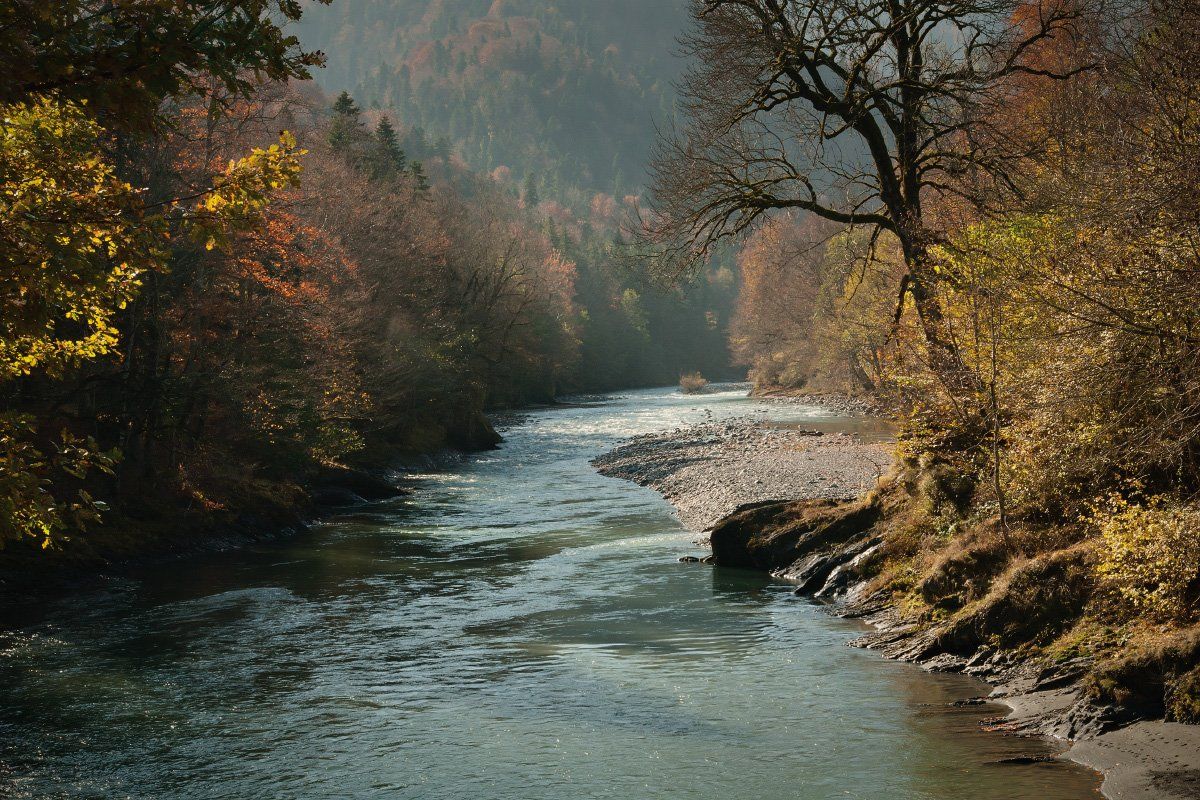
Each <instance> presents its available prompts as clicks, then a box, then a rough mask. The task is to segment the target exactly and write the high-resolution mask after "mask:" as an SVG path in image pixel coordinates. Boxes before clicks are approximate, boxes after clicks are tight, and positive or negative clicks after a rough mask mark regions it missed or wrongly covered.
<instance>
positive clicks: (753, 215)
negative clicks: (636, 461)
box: [643, 0, 1095, 376]
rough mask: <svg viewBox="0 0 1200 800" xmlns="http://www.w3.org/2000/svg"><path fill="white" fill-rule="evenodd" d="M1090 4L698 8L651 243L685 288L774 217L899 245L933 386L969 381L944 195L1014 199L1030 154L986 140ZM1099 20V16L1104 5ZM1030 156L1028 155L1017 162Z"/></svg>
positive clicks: (717, 4) (779, 1)
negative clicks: (989, 191)
mask: <svg viewBox="0 0 1200 800" xmlns="http://www.w3.org/2000/svg"><path fill="white" fill-rule="evenodd" d="M1083 5H1085V4H1083V3H1080V2H1079V1H1078V0H1026V2H1020V1H1019V0H965V1H962V2H935V1H934V0H693V3H692V11H691V13H692V17H693V20H694V23H695V25H694V29H693V30H692V32H691V33H690V34H689V35H688V36H687V37H686V38H685V39H684V40H683V46H684V51H685V54H686V55H687V56H689V57H691V58H692V59H693V66H692V67H691V68H690V69H689V71H688V72H687V73H686V75H685V77H684V79H683V81H682V83H681V86H680V89H681V96H682V111H683V120H684V121H683V123H682V124H681V125H680V126H678V127H677V128H676V129H674V130H672V131H671V132H670V134H669V135H667V136H664V137H663V139H662V141H661V143H660V148H659V152H658V154H657V158H656V160H655V162H654V164H653V167H652V172H653V178H654V182H653V191H652V202H651V212H652V213H651V214H650V215H649V218H648V219H647V220H643V231H644V235H643V238H644V240H645V241H647V243H648V244H649V245H650V246H651V247H652V248H653V249H654V250H655V252H656V254H657V255H658V256H659V265H660V267H661V268H662V269H663V270H664V271H665V272H666V274H668V275H669V276H671V277H679V276H680V275H682V274H683V273H684V272H685V271H687V270H688V269H690V268H691V266H692V265H694V264H696V263H697V262H698V261H700V260H702V259H703V258H704V257H706V256H707V254H708V253H709V252H710V250H711V248H713V247H714V246H715V245H717V244H718V243H719V242H720V241H721V240H723V239H727V238H731V237H736V236H738V235H739V234H742V233H743V232H745V231H747V230H749V229H752V228H753V227H754V226H756V225H757V224H759V223H760V222H762V221H763V220H764V219H765V218H766V217H767V216H769V215H770V213H771V212H772V211H774V210H777V209H801V210H804V211H807V212H810V213H812V214H815V215H817V216H819V217H823V218H825V219H828V220H832V221H834V222H838V223H842V224H846V225H864V226H869V227H870V228H872V230H873V234H872V237H871V241H872V242H874V241H875V240H876V238H877V237H878V236H879V235H880V233H881V232H885V231H886V232H890V233H891V234H893V235H895V236H896V238H897V239H898V240H899V242H900V246H901V249H902V252H903V255H904V261H905V266H906V271H905V274H904V276H903V278H902V280H901V285H900V287H899V301H900V302H898V304H897V309H896V314H897V319H898V318H899V315H900V313H901V311H902V309H903V306H904V302H903V301H904V299H905V297H906V296H907V295H909V294H911V297H912V298H913V301H914V305H915V307H916V309H917V313H918V316H919V318H920V323H921V326H922V330H923V332H924V336H925V339H926V342H927V344H928V346H929V351H930V358H931V360H932V361H933V362H934V363H933V366H934V367H935V370H938V371H940V372H942V373H943V374H945V375H954V374H957V375H960V376H961V375H964V374H965V371H964V370H962V369H961V361H960V360H959V358H958V355H957V353H956V352H955V349H954V346H953V343H952V342H951V340H950V337H949V336H948V335H947V333H946V332H945V331H944V327H945V326H944V322H943V318H942V311H941V305H940V303H939V301H938V296H937V285H936V271H935V270H934V268H933V265H932V264H931V263H930V258H929V250H930V247H931V246H932V245H934V244H936V243H937V242H938V241H939V236H938V234H937V232H936V230H934V229H933V227H932V226H931V225H930V224H929V223H928V222H927V218H926V214H925V210H924V208H925V205H926V204H927V203H928V202H929V199H930V195H931V194H935V195H946V194H951V195H960V196H963V195H967V194H969V192H968V191H967V189H966V188H965V187H967V186H969V185H970V184H971V183H972V182H974V180H975V179H982V180H985V181H986V182H988V183H989V184H990V185H993V186H995V185H1001V186H1003V185H1011V181H1009V180H1008V178H1007V175H1008V170H1010V169H1011V168H1012V166H1013V164H1015V163H1018V159H1017V158H1016V155H1017V154H1014V153H1012V152H1011V151H1008V150H1006V149H1005V148H1003V147H998V146H995V145H996V144H997V143H996V141H995V139H994V138H992V139H989V138H988V137H987V136H979V135H976V134H977V133H978V132H979V126H980V125H981V123H982V122H984V121H985V120H986V119H987V116H988V114H989V108H990V107H991V104H993V103H995V102H997V100H1002V99H1003V95H1004V92H1005V91H1011V90H1012V88H1011V86H1012V84H1013V83H1014V82H1018V81H1020V80H1027V79H1028V78H1029V77H1030V76H1034V77H1044V78H1048V79H1050V78H1065V77H1068V76H1070V75H1072V74H1074V73H1076V72H1078V71H1081V70H1083V69H1086V68H1087V65H1086V64H1082V63H1078V64H1074V65H1068V66H1065V67H1064V66H1061V65H1058V64H1056V65H1055V66H1053V67H1047V66H1045V65H1044V60H1042V59H1039V58H1037V53H1038V51H1039V49H1040V48H1041V47H1042V46H1043V45H1049V44H1053V46H1055V47H1056V48H1059V49H1061V48H1062V45H1063V41H1064V40H1063V39H1062V37H1073V36H1074V35H1075V34H1076V31H1077V29H1078V28H1079V26H1080V25H1081V24H1082V22H1083V14H1084V12H1083V11H1082V10H1081V8H1082V6H1083ZM1090 5H1092V6H1094V5H1095V4H1094V3H1093V4H1090ZM1021 155H1027V154H1021Z"/></svg>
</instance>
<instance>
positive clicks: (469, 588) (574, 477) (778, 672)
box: [0, 390, 1096, 800]
mask: <svg viewBox="0 0 1200 800" xmlns="http://www.w3.org/2000/svg"><path fill="white" fill-rule="evenodd" d="M746 414H755V415H758V416H760V417H762V418H763V419H764V420H769V421H771V422H774V423H777V424H801V425H812V426H818V425H820V426H834V427H836V426H837V425H838V424H839V421H838V420H839V418H837V417H836V415H832V414H828V413H826V412H823V411H821V410H819V409H809V408H802V407H796V406H788V405H781V404H772V405H766V404H760V403H757V402H755V401H752V400H749V399H747V398H745V397H744V395H743V394H742V393H740V392H726V393H716V394H709V395H703V396H699V397H694V396H689V397H684V396H681V395H679V394H678V393H676V392H673V391H668V390H659V391H645V392H633V393H629V394H625V395H621V396H619V397H614V398H611V399H609V400H608V401H606V402H604V403H589V404H581V405H578V406H572V407H567V408H559V409H547V410H539V411H535V412H532V413H530V414H527V415H523V416H521V417H519V418H518V419H517V421H515V422H513V423H512V424H510V426H509V427H507V428H506V429H505V430H504V431H503V433H504V435H505V437H506V442H505V444H504V446H503V447H502V448H501V449H500V450H499V451H496V452H492V453H485V454H481V455H480V456H478V457H476V458H472V459H467V460H465V461H463V462H462V463H460V464H457V465H455V466H454V467H453V468H452V469H449V470H446V471H444V472H440V473H436V474H431V475H427V476H423V480H421V481H420V482H419V488H418V490H417V492H416V494H415V495H413V496H411V497H406V498H401V499H397V500H394V501H387V502H383V503H377V504H374V505H372V506H369V507H367V508H364V509H361V510H359V511H357V512H355V513H354V514H351V515H347V516H345V517H341V518H338V519H334V520H331V521H329V522H328V523H326V524H323V525H321V526H319V527H317V528H316V529H314V530H312V531H311V532H309V533H307V534H304V535H302V536H298V537H295V538H292V539H289V540H286V541H283V542H276V543H273V544H269V545H256V546H254V547H252V548H250V549H247V550H244V551H240V552H236V553H225V554H218V555H212V556H208V557H204V558H201V559H196V560H190V561H186V562H180V563H177V564H172V565H169V566H167V567H160V568H157V569H154V570H147V571H145V573H144V574H138V575H134V576H130V577H126V578H123V579H121V580H120V581H114V582H113V583H112V585H110V586H108V587H106V588H105V589H103V590H101V591H95V592H89V593H87V594H85V595H81V596H75V597H72V598H68V599H64V600H62V601H59V602H58V603H54V604H51V605H50V607H48V608H43V609H41V610H40V611H39V613H38V615H37V617H36V620H35V621H30V622H27V623H26V624H25V625H23V626H22V627H20V628H18V629H15V630H12V631H10V632H9V633H7V634H5V636H4V638H3V640H2V641H0V682H2V684H3V686H4V687H5V702H4V704H3V707H2V708H0V764H2V766H0V794H2V796H4V797H28V798H54V797H71V798H75V797H89V798H90V797H96V798H100V797H104V798H107V797H132V798H148V799H149V798H154V799H155V800H159V799H160V798H259V797H263V798H266V797H270V798H346V797H354V798H376V797H378V798H454V799H455V800H459V798H464V797H474V798H481V800H487V799H490V798H496V799H509V798H511V799H512V800H518V799H519V800H531V799H534V798H546V799H547V800H550V799H551V798H553V800H560V799H561V798H566V797H572V798H621V799H622V800H628V799H630V798H695V799H696V800H705V799H707V798H722V800H728V798H765V799H767V800H771V799H773V798H780V799H781V800H782V799H783V798H787V800H816V799H817V798H822V799H823V798H845V797H851V798H864V799H867V800H875V799H877V798H878V799H879V800H942V799H944V800H951V798H953V799H954V800H959V798H967V797H970V798H980V799H982V800H993V799H994V800H1001V799H1003V800H1013V799H1014V798H1040V799H1043V800H1067V799H1068V798H1071V799H1074V798H1084V797H1092V796H1094V794H1095V784H1096V781H1095V779H1094V778H1093V776H1092V775H1091V774H1089V773H1087V772H1085V771H1083V770H1081V769H1077V768H1075V767H1072V766H1069V765H1065V764H1057V763H1055V764H1047V765H1034V766H1009V765H999V764H997V763H996V762H997V761H999V760H1000V759H1002V758H1005V757H1009V756H1014V755H1030V754H1037V753H1041V752H1044V747H1045V745H1043V744H1040V743H1038V742H1036V741H1029V740H1020V739H1012V738H1004V737H1001V736H998V735H995V734H986V733H982V732H980V730H979V726H978V722H979V718H980V715H981V712H980V710H979V709H977V708H975V709H954V708H951V707H949V706H948V703H950V702H951V701H953V700H955V699H958V698H961V697H965V696H970V695H973V694H977V693H978V692H979V691H981V688H982V687H981V686H980V685H979V684H976V683H975V682H973V681H971V680H969V679H966V678H962V677H952V676H930V675H926V674H924V673H922V672H920V671H919V670H917V669H915V668H913V667H911V666H907V665H903V664H896V663H892V662H887V661H884V660H882V659H880V658H879V657H877V656H876V655H874V654H872V653H868V652H863V651H859V650H855V649H851V648H848V647H845V644H846V642H847V641H849V640H850V639H851V638H853V637H854V636H855V635H857V634H858V633H859V632H860V630H859V628H858V627H857V625H855V624H854V623H849V622H846V621H842V620H838V619H835V618H833V617H831V616H830V615H828V614H827V613H826V612H825V611H824V610H822V609H821V608H819V607H817V606H814V605H812V604H810V603H808V602H806V601H804V600H802V599H800V598H797V597H795V596H794V595H793V594H792V593H791V590H790V587H789V586H787V585H784V584H780V583H777V582H775V581H772V580H771V579H769V578H767V577H765V576H762V575H758V574H754V573H749V572H741V571H736V570H724V569H716V570H714V569H712V568H709V567H704V566H699V565H694V564H683V563H679V562H678V561H677V559H678V557H679V556H680V555H684V554H692V553H696V554H699V553H701V552H702V551H701V550H700V549H699V548H698V547H697V546H696V545H695V544H694V543H693V539H694V538H695V537H694V535H693V534H690V533H689V532H687V531H685V530H683V529H682V528H681V527H680V525H679V524H678V523H677V522H676V521H675V519H674V517H673V516H672V514H671V512H670V509H669V507H668V506H667V505H666V504H665V503H664V502H663V501H662V500H661V499H660V498H659V497H657V495H655V494H654V493H653V492H651V491H649V490H647V489H642V488H639V487H637V486H634V485H632V484H629V483H625V482H622V481H617V480H611V479H607V478H602V477H600V476H599V475H597V474H596V473H595V472H594V471H593V470H592V469H591V467H590V466H589V465H588V460H589V459H590V458H592V457H593V456H595V455H597V454H599V453H601V452H603V451H604V450H605V449H607V448H608V447H611V446H612V445H613V444H615V443H616V442H617V441H619V440H620V439H622V438H624V437H627V436H631V435H636V434H639V433H647V432H651V431H656V430H663V429H669V428H673V427H676V426H679V425H682V424H686V423H689V422H696V421H701V420H704V419H720V418H727V417H732V416H741V415H746ZM992 713H996V711H995V710H993V712H992Z"/></svg>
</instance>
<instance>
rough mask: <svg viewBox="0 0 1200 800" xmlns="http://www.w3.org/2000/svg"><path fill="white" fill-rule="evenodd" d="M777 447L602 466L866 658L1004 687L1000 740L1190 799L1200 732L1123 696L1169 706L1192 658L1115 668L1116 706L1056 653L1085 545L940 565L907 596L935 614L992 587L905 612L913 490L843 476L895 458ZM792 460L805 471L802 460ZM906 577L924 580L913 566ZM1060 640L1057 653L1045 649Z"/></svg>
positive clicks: (978, 552)
mask: <svg viewBox="0 0 1200 800" xmlns="http://www.w3.org/2000/svg"><path fill="white" fill-rule="evenodd" d="M718 427H719V426H718ZM774 436H775V434H774V433H767V434H764V433H763V432H762V426H761V424H759V423H756V422H755V421H753V420H745V421H741V422H739V423H736V424H730V425H729V426H728V430H714V426H712V425H711V424H704V425H699V426H694V427H692V428H685V429H681V430H678V431H675V432H672V433H670V434H663V435H660V436H652V437H642V438H640V439H636V440H632V441H630V442H628V443H626V444H624V445H622V446H621V447H618V448H617V449H616V450H614V451H613V452H612V453H610V454H609V455H606V456H604V457H602V458H600V459H597V460H596V461H595V462H594V463H595V464H596V466H597V467H598V468H599V469H600V471H601V472H602V473H604V474H607V475H612V476H615V477H623V478H627V479H630V480H634V481H636V482H638V483H640V484H643V485H647V486H651V487H653V488H655V489H657V490H659V491H660V492H662V493H663V495H664V496H665V497H666V498H667V499H668V500H670V502H671V503H672V504H673V505H674V506H675V507H676V508H677V509H678V510H679V513H680V517H681V519H683V520H684V521H685V522H686V523H688V524H689V525H691V526H692V527H694V528H697V529H707V528H711V533H710V541H711V546H712V550H713V560H714V561H715V563H716V564H718V565H728V566H738V567H748V568H753V569H760V570H764V571H769V572H771V573H773V574H775V575H777V576H778V577H781V578H785V579H787V580H791V581H793V582H795V583H796V584H797V593H800V594H805V595H809V596H814V597H818V598H820V599H823V600H825V601H828V602H830V603H832V604H833V605H832V608H834V609H836V611H837V612H838V613H841V614H844V615H847V616H854V617H858V618H862V619H863V620H865V621H866V622H868V623H870V624H872V625H873V626H874V627H875V629H876V630H875V632H873V633H872V634H870V635H868V636H865V637H863V638H862V639H861V640H860V641H859V642H857V643H856V644H857V646H862V647H869V648H872V649H876V650H878V651H880V652H881V653H883V654H884V655H885V656H887V657H890V658H895V659H900V660H906V661H910V662H914V663H917V664H919V665H921V666H922V667H924V668H926V669H929V670H934V671H954V672H964V673H968V674H971V675H975V676H977V677H980V678H982V679H984V680H986V681H988V682H989V683H991V684H992V685H993V686H995V690H994V691H993V693H992V697H993V698H994V699H997V700H1002V701H1003V702H1005V703H1007V704H1008V705H1010V706H1011V707H1012V709H1013V712H1012V714H1011V715H1010V716H1009V717H1008V718H1007V719H1005V720H997V721H995V723H994V725H993V727H994V728H995V729H996V730H999V731H1002V732H1005V733H1013V734H1018V735H1039V734H1040V735H1047V736H1051V737H1055V738H1058V739H1060V740H1064V741H1068V742H1071V743H1072V745H1073V746H1072V748H1071V749H1070V750H1069V751H1068V754H1067V755H1069V757H1071V758H1072V759H1074V760H1077V761H1079V762H1080V763H1083V764H1086V765H1088V766H1090V767H1093V768H1095V769H1098V770H1100V771H1102V772H1104V773H1105V776H1106V779H1105V784H1104V792H1105V794H1106V795H1107V796H1109V797H1112V798H1146V799H1147V800H1149V799H1150V798H1156V799H1158V800H1174V799H1175V798H1178V799H1179V800H1183V799H1184V798H1194V797H1196V796H1197V786H1198V785H1200V727H1196V726H1192V725H1184V724H1181V723H1177V722H1161V721H1154V720H1147V719H1146V717H1153V716H1154V715H1155V713H1156V712H1155V708H1154V705H1153V703H1150V704H1149V705H1145V704H1143V705H1141V706H1139V705H1138V704H1137V703H1135V702H1133V700H1131V699H1129V697H1128V695H1127V694H1122V692H1128V691H1129V688H1128V687H1130V686H1131V685H1132V686H1134V687H1137V686H1138V685H1139V684H1143V687H1142V691H1141V692H1138V691H1136V690H1135V691H1134V692H1133V693H1134V694H1135V695H1136V694H1144V695H1147V696H1148V697H1149V698H1150V700H1153V699H1154V698H1153V695H1154V693H1155V692H1156V691H1157V696H1158V699H1159V700H1160V701H1161V698H1162V695H1163V692H1164V688H1163V687H1164V684H1169V682H1170V681H1171V680H1173V678H1172V677H1171V676H1172V675H1173V674H1174V673H1173V672H1171V670H1175V672H1178V671H1180V670H1184V671H1186V665H1187V664H1188V663H1189V662H1188V659H1191V658H1193V656H1194V655H1196V654H1194V653H1191V652H1190V651H1188V652H1182V650H1181V649H1180V648H1181V647H1182V648H1183V649H1184V650H1186V649H1187V648H1186V645H1184V646H1181V645H1178V644H1177V643H1173V644H1172V645H1171V646H1170V647H1164V648H1163V649H1162V651H1161V652H1155V653H1152V654H1151V655H1148V656H1143V657H1142V661H1141V662H1137V661H1136V659H1132V658H1131V659H1127V661H1126V662H1122V664H1121V669H1123V670H1124V673H1123V674H1119V675H1116V676H1115V677H1112V678H1108V679H1107V680H1108V681H1109V683H1108V684H1099V685H1101V686H1107V687H1108V688H1107V689H1105V691H1109V692H1110V693H1111V696H1119V697H1122V698H1124V700H1123V703H1124V704H1118V703H1116V702H1106V701H1105V700H1104V698H1103V695H1100V696H1099V697H1098V696H1097V689H1096V686H1097V685H1098V683H1099V681H1101V680H1105V678H1104V674H1103V671H1102V670H1101V669H1099V668H1098V667H1097V665H1096V664H1095V663H1093V660H1092V659H1091V658H1089V657H1087V656H1081V655H1078V654H1076V653H1073V652H1070V651H1069V650H1066V649H1064V648H1063V647H1062V645H1061V644H1058V643H1057V640H1056V637H1057V638H1062V637H1063V636H1065V635H1066V634H1067V633H1068V632H1069V631H1068V629H1069V627H1070V625H1071V623H1072V622H1073V621H1074V620H1075V619H1077V618H1078V617H1079V615H1080V613H1081V609H1082V607H1083V605H1084V604H1085V603H1086V601H1087V598H1088V597H1089V593H1090V592H1091V590H1092V587H1091V586H1090V585H1089V584H1088V583H1087V579H1086V576H1087V575H1088V574H1089V571H1088V570H1087V569H1086V567H1087V566H1088V564H1089V563H1090V562H1089V559H1090V558H1091V553H1090V547H1089V545H1088V543H1087V542H1080V543H1076V544H1071V543H1069V542H1067V543H1064V544H1065V546H1062V547H1060V548H1058V549H1055V550H1052V551H1051V552H1049V553H1048V554H1045V555H1041V556H1037V557H1031V558H1028V559H1027V560H1026V561H1024V562H1022V563H1020V564H1018V565H1016V567H1015V568H1013V569H1010V570H1008V571H1007V572H1003V573H1002V574H993V575H988V574H987V573H988V571H989V569H991V570H994V571H996V572H997V573H999V572H1000V569H1001V568H1000V567H998V566H995V565H987V564H982V563H980V562H986V561H987V552H986V550H985V549H982V548H978V547H977V548H974V549H972V548H970V547H968V548H964V549H963V550H962V551H961V552H958V553H951V554H947V555H946V557H945V562H946V563H944V564H943V565H941V567H940V569H939V570H937V571H935V573H934V574H935V576H936V579H935V580H930V577H931V576H926V577H925V581H924V583H927V584H929V585H922V586H920V587H914V591H915V592H916V593H917V594H921V593H924V595H926V596H928V597H929V598H932V599H934V600H935V601H937V600H941V599H943V598H944V597H945V596H947V595H949V594H951V592H950V589H951V588H952V587H953V586H954V585H956V584H968V585H969V584H971V583H972V582H978V583H981V584H984V585H983V586H979V587H975V589H974V590H973V592H971V593H968V594H967V596H968V597H969V598H970V599H969V600H967V601H966V605H965V606H964V607H962V608H958V609H957V610H955V606H954V605H953V604H949V603H945V602H943V607H942V608H941V609H934V610H933V612H932V613H931V612H930V611H929V609H927V608H922V609H916V608H910V607H907V606H906V602H907V599H906V596H905V595H904V594H903V593H901V592H898V591H896V585H897V582H896V574H895V573H896V571H897V569H898V566H897V565H898V564H899V563H900V561H901V559H899V558H898V557H897V541H900V540H903V538H904V537H905V536H911V535H912V531H911V530H909V528H910V527H911V526H913V525H914V524H916V523H914V519H913V515H912V506H913V495H912V493H911V491H910V490H912V488H913V487H912V486H907V487H906V485H905V482H904V480H903V479H902V478H901V477H900V474H899V472H898V471H897V472H893V473H892V474H891V475H890V476H888V477H887V478H885V479H884V480H882V481H880V482H879V486H877V487H876V488H874V489H873V490H872V491H870V492H867V493H865V494H863V496H861V497H859V498H854V497H853V496H854V495H855V494H858V492H855V491H847V489H846V484H844V483H843V478H842V477H841V476H843V474H844V470H845V469H846V464H847V460H848V459H849V460H853V459H855V458H859V459H862V458H863V457H864V456H865V455H866V454H867V453H868V452H870V453H876V452H883V453H884V454H886V449H884V448H880V447H878V446H876V447H874V448H871V446H869V445H863V444H861V443H857V444H849V440H850V439H851V437H844V438H845V439H846V440H848V442H847V443H839V445H840V446H834V447H830V448H825V447H819V446H816V447H814V446H812V445H811V444H808V442H807V441H806V439H805V437H803V436H801V435H800V434H798V433H796V434H793V436H792V437H791V438H790V439H789V438H780V439H775V438H774ZM831 441H836V440H833V439H831ZM802 443H803V444H802ZM847 444H848V446H846V445H847ZM805 445H807V446H805ZM798 448H803V450H802V451H800V450H798ZM797 452H803V454H804V455H805V456H806V457H807V458H805V459H803V460H797V456H796V453H797ZM848 454H852V455H848ZM826 456H828V458H826ZM858 463H859V469H860V470H863V471H862V472H860V473H859V474H860V475H863V474H865V469H864V466H865V464H866V461H865V459H863V460H860V461H859V462H858ZM873 463H883V464H886V460H885V461H883V462H873ZM772 473H775V474H772ZM743 475H745V476H746V478H745V479H743V478H742V477H741V476H743ZM760 476H763V477H760ZM760 480H762V481H763V483H759V482H758V481H760ZM839 490H840V491H841V493H840V494H839ZM739 501H740V503H741V507H740V508H738V509H737V510H736V511H735V512H734V513H732V514H729V515H728V516H725V517H724V518H722V519H720V520H713V518H712V517H713V514H715V513H718V512H719V511H720V509H723V508H727V507H728V506H729V505H731V504H737V503H738V502H739ZM905 568H908V569H909V570H910V571H912V572H913V573H914V578H913V579H916V578H915V575H916V571H915V568H914V567H912V566H911V565H905ZM939 581H940V583H939ZM1051 639H1055V640H1056V641H1055V644H1056V646H1057V647H1058V649H1057V650H1054V649H1052V648H1050V647H1049V646H1048V644H1047V642H1048V640H1051ZM1196 649H1197V650H1198V651H1200V645H1198V646H1197V648H1196ZM1172 659H1174V661H1172ZM1181 665H1182V666H1181ZM1111 672H1116V671H1114V670H1111V669H1110V673H1111ZM1098 674H1099V675H1100V676H1101V677H1100V678H1097V675H1098ZM1155 681H1157V686H1158V688H1157V689H1155V688H1154V685H1155ZM1168 694H1169V691H1168ZM1136 699H1137V698H1136V697H1135V698H1134V700H1136ZM1161 713H1162V712H1161V710H1158V711H1157V714H1158V715H1160V716H1161Z"/></svg>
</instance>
